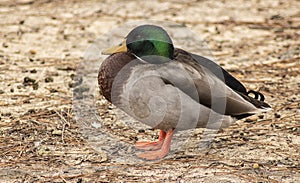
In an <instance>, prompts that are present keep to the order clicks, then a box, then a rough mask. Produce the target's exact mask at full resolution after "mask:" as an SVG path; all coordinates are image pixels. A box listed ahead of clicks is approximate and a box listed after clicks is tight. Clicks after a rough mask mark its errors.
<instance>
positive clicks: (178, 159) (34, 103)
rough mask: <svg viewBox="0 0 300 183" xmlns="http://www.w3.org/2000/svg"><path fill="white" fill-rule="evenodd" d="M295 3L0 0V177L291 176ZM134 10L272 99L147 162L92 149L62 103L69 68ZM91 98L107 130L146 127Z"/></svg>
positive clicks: (146, 134)
mask: <svg viewBox="0 0 300 183" xmlns="http://www.w3.org/2000/svg"><path fill="white" fill-rule="evenodd" d="M299 7H300V1H297V0H290V1H285V0H282V1H280V0H266V1H259V0H251V1H248V0H239V1H234V3H233V1H227V0H224V1H205V0H202V1H175V0H174V1H169V2H165V1H122V2H120V1H78V2H77V1H71V0H70V1H55V0H53V1H51V0H50V1H49V0H48V1H46V0H38V1H32V0H19V1H8V0H7V1H5V0H1V1H0V20H1V21H0V24H1V29H0V40H1V45H0V81H1V82H0V110H1V113H0V179H1V182H14V181H16V182H47V181H48V182H94V181H96V182H147V181H148V182H181V181H182V182H299V180H300V123H299V122H300V77H299V75H300V63H299V59H300V42H299V40H300V10H299ZM145 19H155V20H168V21H173V22H176V23H179V24H181V25H182V26H187V27H188V28H190V29H192V30H193V31H194V33H196V34H197V35H199V36H200V37H201V38H202V39H204V40H205V41H206V43H207V44H208V46H209V47H210V48H211V51H212V54H213V56H214V57H215V58H216V61H217V62H218V63H219V64H221V65H223V66H224V68H226V69H228V70H229V71H230V72H231V73H232V74H233V75H234V76H236V77H237V78H239V79H240V80H241V81H242V82H243V83H244V84H245V85H246V86H247V87H248V88H250V89H254V90H259V91H260V92H262V93H264V94H265V96H266V101H267V102H268V103H270V104H271V105H272V107H273V111H271V112H268V113H266V114H260V115H256V116H253V117H250V118H248V119H246V120H244V121H238V122H237V123H236V124H234V125H233V126H231V127H230V128H228V129H225V130H223V131H220V132H219V133H218V134H217V135H216V137H215V138H214V139H213V141H212V143H211V144H210V148H206V149H205V150H203V151H202V150H201V149H200V150H199V148H197V143H198V142H199V141H200V138H201V130H200V131H197V132H195V133H194V134H193V135H192V136H191V138H190V141H189V142H190V145H187V146H186V147H185V148H184V149H183V150H179V151H176V152H173V153H171V155H170V156H168V157H167V158H166V159H165V160H162V161H159V162H155V163H136V164H129V163H126V162H125V163H122V162H120V161H112V154H109V153H105V152H103V151H95V150H94V149H93V148H92V146H91V143H90V142H89V141H88V140H87V139H86V137H85V135H83V134H82V133H81V132H82V129H81V126H80V125H79V124H78V123H76V120H75V119H74V115H73V114H74V109H73V106H72V100H73V89H74V88H75V86H74V84H76V79H74V78H76V68H77V66H78V64H79V63H81V62H82V56H83V53H84V52H85V50H86V49H87V48H88V47H89V46H90V45H91V44H92V43H93V42H94V41H95V40H96V39H97V38H98V37H99V36H100V35H101V34H103V33H106V32H107V31H109V30H111V28H113V27H116V26H118V25H121V24H123V23H124V22H125V21H130V20H131V21H137V20H145ZM190 49H191V50H194V49H195V47H193V46H190ZM96 70H97V68H96ZM94 75H97V73H94ZM74 80H75V81H74ZM100 98H101V96H99V101H101V106H102V107H100V108H99V109H98V112H99V113H100V116H101V118H104V119H106V120H104V121H105V126H106V128H107V129H108V130H110V131H111V133H112V134H113V135H114V137H115V138H120V139H122V140H124V141H126V142H128V143H130V144H133V142H134V141H135V140H136V139H142V138H149V139H154V138H155V137H156V134H157V131H152V130H149V129H145V130H144V131H143V130H140V131H137V130H130V129H122V130H120V129H119V128H118V127H115V125H114V123H116V124H118V120H119V119H118V118H117V117H116V116H115V115H114V112H113V110H114V109H113V107H112V106H110V105H109V104H107V103H106V102H105V101H103V100H100ZM99 101H98V102H99ZM104 143H105V142H104ZM195 144H196V145H195ZM106 145H107V146H110V144H106Z"/></svg>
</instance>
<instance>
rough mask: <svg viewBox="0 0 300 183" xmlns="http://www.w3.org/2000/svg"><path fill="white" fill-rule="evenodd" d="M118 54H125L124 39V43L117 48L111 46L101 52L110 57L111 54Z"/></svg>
mask: <svg viewBox="0 0 300 183" xmlns="http://www.w3.org/2000/svg"><path fill="white" fill-rule="evenodd" d="M120 52H127V46H126V39H124V41H123V42H122V43H121V44H119V45H117V46H113V47H111V48H108V49H106V50H103V51H102V52H101V54H103V55H111V54H113V53H120Z"/></svg>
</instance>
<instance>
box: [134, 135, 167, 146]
mask: <svg viewBox="0 0 300 183" xmlns="http://www.w3.org/2000/svg"><path fill="white" fill-rule="evenodd" d="M165 138H166V132H165V131H163V130H160V133H159V137H158V141H156V142H136V143H135V148H136V149H140V150H147V151H149V150H157V149H160V148H161V146H162V145H163V142H164V140H165Z"/></svg>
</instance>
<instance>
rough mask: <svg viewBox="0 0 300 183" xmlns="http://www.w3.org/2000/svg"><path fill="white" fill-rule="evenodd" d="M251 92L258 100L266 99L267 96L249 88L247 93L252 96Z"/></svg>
mask: <svg viewBox="0 0 300 183" xmlns="http://www.w3.org/2000/svg"><path fill="white" fill-rule="evenodd" d="M249 94H253V95H254V98H255V99H256V100H260V101H262V102H263V101H265V96H264V95H263V94H262V93H260V92H258V91H254V90H249V91H248V92H247V95H248V96H249V97H250V95H249Z"/></svg>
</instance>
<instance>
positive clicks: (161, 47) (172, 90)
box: [98, 25, 271, 160]
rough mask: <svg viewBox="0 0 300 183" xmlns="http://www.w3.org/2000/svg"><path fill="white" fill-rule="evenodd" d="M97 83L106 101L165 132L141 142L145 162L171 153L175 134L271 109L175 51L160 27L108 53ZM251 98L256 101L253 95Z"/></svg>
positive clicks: (207, 63)
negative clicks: (149, 140) (178, 131)
mask: <svg viewBox="0 0 300 183" xmlns="http://www.w3.org/2000/svg"><path fill="white" fill-rule="evenodd" d="M102 54H111V55H110V56H109V57H107V58H106V59H105V60H104V62H103V63H102V64H101V67H100V70H99V75H98V84H99V87H100V90H101V93H102V94H103V95H104V97H105V98H106V99H107V100H109V101H110V102H112V103H113V104H115V105H116V106H117V107H119V108H121V109H122V110H123V111H124V112H126V113H127V114H129V115H130V116H132V117H134V118H135V119H137V120H138V121H140V122H142V123H144V124H146V125H149V126H151V127H152V128H155V129H160V134H159V138H158V141H157V142H137V143H136V144H135V147H136V148H137V149H140V150H145V151H146V152H144V153H140V154H137V156H138V157H140V158H143V159H146V160H155V159H160V158H163V157H164V156H166V155H167V154H168V152H169V150H170V143H171V139H172V136H173V133H174V130H186V129H192V128H211V129H219V128H225V127H228V126H229V125H231V124H232V123H233V122H234V121H236V120H237V119H241V118H244V117H247V116H250V115H253V114H255V113H257V112H260V111H266V110H268V109H270V108H271V107H270V106H269V105H268V104H267V103H265V102H264V101H263V100H264V96H263V95H262V94H261V93H259V92H255V91H247V90H246V88H245V87H244V86H243V85H242V84H241V83H240V82H239V81H238V80H237V79H236V78H234V77H233V76H232V75H230V74H229V73H228V72H227V71H225V70H224V69H223V68H221V67H220V66H219V65H217V64H216V63H214V62H213V61H211V60H209V59H207V58H205V57H201V56H199V55H195V54H192V53H189V52H187V51H184V50H182V49H179V48H174V46H173V43H172V40H171V38H170V37H169V35H168V33H167V32H166V31H165V30H164V29H163V28H161V27H158V26H155V25H141V26H138V27H136V28H134V29H133V30H132V31H131V32H130V33H129V34H128V35H127V37H126V38H125V40H124V41H123V43H122V44H120V45H118V46H116V47H113V48H110V49H107V50H105V51H103V52H102ZM249 93H252V94H254V95H255V97H251V96H249Z"/></svg>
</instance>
